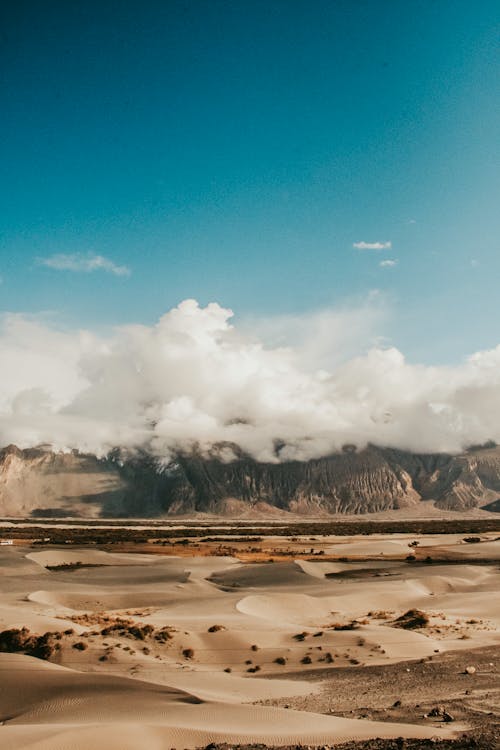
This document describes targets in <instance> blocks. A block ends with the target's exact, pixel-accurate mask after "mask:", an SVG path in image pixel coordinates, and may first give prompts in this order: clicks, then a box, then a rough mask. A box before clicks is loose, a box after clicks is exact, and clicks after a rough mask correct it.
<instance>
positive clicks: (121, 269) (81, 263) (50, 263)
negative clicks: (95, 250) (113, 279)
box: [37, 253, 130, 276]
mask: <svg viewBox="0 0 500 750" xmlns="http://www.w3.org/2000/svg"><path fill="white" fill-rule="evenodd" d="M37 263H38V264H39V265H41V266H47V268H52V269H54V270H55V271H73V272H75V273H91V272H92V271H106V272H107V273H112V274H114V275H115V276H130V268H127V266H118V265H117V264H116V263H113V261H112V260H110V259H109V258H105V257H104V255H94V254H92V253H89V254H88V255H82V254H81V253H73V254H66V253H56V254H55V255H50V256H49V257H48V258H38V260H37Z"/></svg>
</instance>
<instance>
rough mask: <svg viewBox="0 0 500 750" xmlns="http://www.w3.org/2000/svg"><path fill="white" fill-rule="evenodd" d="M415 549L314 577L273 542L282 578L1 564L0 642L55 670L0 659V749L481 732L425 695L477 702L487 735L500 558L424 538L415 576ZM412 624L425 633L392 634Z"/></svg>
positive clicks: (380, 544) (21, 552)
mask: <svg viewBox="0 0 500 750" xmlns="http://www.w3.org/2000/svg"><path fill="white" fill-rule="evenodd" d="M411 541H415V538H414V537H412V538H411V540H410V539H409V538H408V537H406V536H405V535H401V536H397V537H395V536H392V537H384V536H383V535H376V536H373V537H355V538H349V537H343V538H342V539H338V538H337V539H332V538H326V539H324V540H321V541H319V540H314V541H313V542H311V541H310V540H308V543H309V545H310V546H312V545H314V546H315V547H316V548H317V549H319V548H321V549H323V551H324V553H325V556H329V557H332V558H336V559H331V560H329V559H327V560H326V561H325V560H324V559H322V558H320V560H319V561H316V560H315V561H311V560H305V559H297V560H294V559H293V546H294V544H305V540H299V541H298V542H295V543H293V542H292V541H291V540H288V539H277V541H276V544H280V545H287V544H288V546H289V548H290V550H291V553H290V556H289V558H287V559H285V560H283V561H278V562H273V563H265V562H242V561H239V560H237V559H235V558H232V557H214V556H208V557H203V556H198V557H188V556H185V555H186V550H183V556H182V557H175V556H173V555H171V554H170V555H169V556H164V555H157V554H147V555H146V554H122V553H115V552H113V553H109V552H105V551H103V550H97V549H94V548H81V549H76V548H75V547H73V546H72V547H71V549H67V548H59V549H58V548H40V547H34V548H29V547H26V548H23V547H20V546H12V547H0V592H1V599H0V630H1V631H4V630H7V629H10V628H23V627H25V628H28V629H29V631H30V633H31V634H36V635H42V634H44V633H46V632H47V631H50V632H51V633H53V634H55V635H53V636H51V637H50V638H49V642H50V646H51V647H50V649H49V653H48V659H46V660H42V659H39V658H38V659H37V658H34V657H33V656H30V655H26V653H0V671H1V678H0V722H1V725H0V746H1V747H2V749H5V750H11V749H12V750H14V748H16V750H18V749H20V750H23V748H30V749H33V750H35V749H36V750H42V748H43V749H46V750H62V749H63V748H64V749H66V748H67V749H68V750H69V749H71V750H79V748H82V750H83V748H85V749H87V748H88V747H92V748H94V749H95V750H100V748H107V749H108V750H113V748H116V750H127V749H128V748H134V750H135V748H137V747H144V748H148V750H149V748H151V750H155V749H156V748H158V749H159V750H160V749H163V748H195V747H200V746H204V745H207V744H208V743H211V742H218V743H221V742H227V743H241V744H246V743H266V744H268V745H288V744H290V745H297V744H306V745H330V746H331V745H334V744H340V743H342V742H347V741H352V740H364V739H368V738H372V737H379V738H384V737H385V738H396V737H408V738H410V737H413V738H422V741H423V740H424V739H425V738H431V737H440V738H453V737H455V736H457V735H460V734H461V733H462V732H463V731H466V730H467V729H469V728H474V727H475V726H476V724H475V720H474V716H475V714H474V712H473V709H472V708H471V709H470V710H469V709H467V710H465V709H464V708H463V707H462V708H460V706H458V704H456V705H454V709H453V711H450V712H451V713H454V714H456V715H454V716H453V719H454V721H452V722H449V723H446V722H444V721H443V719H442V716H441V715H440V716H438V717H434V718H433V719H423V713H425V712H426V711H427V710H430V708H432V705H433V699H432V694H431V692H429V690H428V689H427V688H426V689H427V692H425V690H424V692H423V693H422V692H419V690H420V691H421V690H422V689H423V688H422V686H428V685H430V684H431V683H434V685H435V686H436V690H437V686H438V685H439V686H440V687H439V690H437V692H436V700H437V701H439V702H440V703H443V702H446V701H447V700H448V699H449V700H458V699H459V698H461V697H462V698H463V695H465V692H464V691H465V690H470V691H471V693H470V695H472V696H473V698H474V700H472V698H470V699H468V701H469V703H470V704H472V703H474V701H475V703H474V705H475V707H476V709H477V712H476V713H477V714H478V715H481V716H484V717H485V718H484V721H485V722H488V721H489V722H490V724H491V726H493V723H494V722H493V718H494V717H493V718H492V719H491V721H490V718H489V711H490V710H492V709H491V706H490V704H491V703H494V702H495V696H497V697H498V691H499V685H498V661H497V657H498V645H499V644H500V602H499V597H498V591H499V584H500V569H499V566H498V564H497V563H494V562H492V559H499V558H500V541H498V540H496V536H495V535H494V534H490V535H484V538H483V541H482V542H481V543H480V544H474V545H472V544H466V543H464V542H463V541H462V538H461V537H456V536H452V535H447V536H435V537H428V536H426V537H421V538H419V539H417V540H416V541H418V542H419V544H418V545H417V546H416V547H413V548H411V549H412V550H416V551H417V561H416V562H411V563H409V562H407V561H406V559H405V557H406V556H407V554H408V550H409V548H408V544H410V543H411ZM266 543H267V541H266ZM340 548H341V551H340V552H339V550H340ZM472 548H473V554H471V552H470V550H472ZM429 555H431V556H432V558H433V563H432V564H429V563H426V562H424V560H425V559H426V557H428V556H429ZM340 556H341V557H342V558H343V561H340V560H339V559H338V558H339V557H340ZM345 558H347V561H345ZM451 560H453V561H454V562H453V563H451V562H450V561H451ZM481 563H482V564H481ZM58 566H70V567H58ZM411 608H417V609H419V610H422V611H424V612H425V613H426V615H427V616H428V621H427V623H426V624H425V627H419V628H412V629H405V628H401V627H397V622H396V620H397V618H398V617H399V616H400V615H402V614H403V613H404V612H406V611H407V610H409V609H411ZM103 629H104V630H105V631H106V632H105V633H103V632H102V630H103ZM485 654H487V657H486V656H484V655H485ZM46 656H47V655H46ZM485 659H487V660H486V661H485ZM440 664H442V665H443V666H442V667H439V665H440ZM450 665H451V666H450ZM485 665H486V666H485ZM468 666H472V667H474V669H475V671H474V672H473V673H472V674H469V675H466V674H464V672H465V668H466V667H468ZM450 670H451V671H450ZM452 674H453V675H454V676H455V677H454V678H453V679H452V678H451V677H452ZM485 674H487V677H485ZM443 675H447V677H443ZM458 675H460V676H458ZM458 683H460V684H458ZM419 686H420V687H419ZM457 691H458V692H459V693H460V691H462V692H461V693H460V695H459V696H458V698H457V695H456V693H457ZM478 691H479V692H478ZM481 691H483V692H484V695H486V694H488V695H489V696H490V695H491V696H494V697H493V698H486V697H484V696H483V693H481ZM396 694H397V697H395V696H396ZM462 694H463V695H462ZM481 696H482V697H481ZM483 698H484V700H483ZM397 700H401V702H402V705H401V706H399V707H396V708H394V707H392V704H393V703H394V702H396V701H397ZM417 704H418V705H419V706H420V707H419V708H418V709H417V708H415V706H416V705H417ZM409 706H410V707H411V708H409ZM492 731H493V732H495V731H496V730H495V729H493V730H492Z"/></svg>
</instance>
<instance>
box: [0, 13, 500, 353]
mask: <svg viewBox="0 0 500 750" xmlns="http://www.w3.org/2000/svg"><path fill="white" fill-rule="evenodd" d="M1 14H2V15H1V18H0V22H1V23H0V27H1V31H0V34H1V45H0V49H1V52H0V54H1V71H0V76H1V78H0V80H1V119H0V131H1V138H0V159H1V175H2V178H1V215H0V275H1V276H2V279H3V283H2V285H1V286H0V309H1V310H3V311H5V310H10V311H24V312H38V311H41V310H54V311H57V312H58V313H59V314H60V316H61V319H62V320H64V321H66V322H67V323H68V324H69V325H75V324H76V325H86V326H95V325H108V324H116V323H122V322H128V321H137V322H144V323H151V322H153V321H154V320H155V319H156V318H157V317H158V316H159V315H160V314H161V313H163V312H164V311H165V310H166V309H168V308H169V307H171V306H173V305H175V304H177V303H178V302H179V301H180V300H181V299H184V298H186V297H196V298H197V299H199V301H200V302H202V303H206V302H208V301H210V300H217V301H219V302H220V303H221V304H223V305H225V306H230V307H232V308H233V309H234V310H235V311H236V312H237V313H238V314H240V315H252V314H253V315H255V314H259V315H268V314H276V313H286V312H293V313H297V312H301V311H306V310H311V309H316V308H321V307H326V306H335V305H338V304H340V303H342V302H343V301H345V300H353V299H354V300H356V299H362V298H363V297H364V296H366V294H368V292H369V290H372V289H379V290H381V292H382V293H384V294H385V295H387V298H388V299H389V300H390V303H391V305H392V308H393V315H392V317H391V320H390V321H389V322H388V323H387V327H386V330H385V331H384V332H385V333H387V334H388V335H389V336H391V337H392V341H393V342H394V343H395V344H396V345H397V346H399V347H400V348H401V349H402V351H404V352H405V353H407V354H408V355H409V357H410V359H412V360H414V361H424V362H434V361H435V362H452V361H457V360H459V359H460V358H461V357H462V356H463V355H465V354H467V353H469V352H472V351H474V350H476V349H480V348H486V347H491V346H494V345H496V344H497V343H499V341H500V332H499V328H498V319H499V315H498V310H499V282H500V252H499V251H500V241H499V237H500V201H499V180H498V173H499V141H500V138H499V136H500V127H499V126H500V120H499V112H500V98H499V80H500V76H499V73H500V66H499V58H498V40H499V24H498V19H499V16H500V13H499V9H498V3H497V2H496V1H495V0H480V2H472V0H469V1H468V2H463V0H420V1H418V2H417V1H416V0H405V2H401V0H397V1H393V0H379V1H377V0H356V1H355V0H328V1H324V0H314V1H313V2H311V0H266V1H265V2H261V1H260V0H246V1H245V2H242V1H240V0H183V1H181V0H169V1H167V2H166V1H162V2H154V1H153V0H143V1H142V2H127V1H126V0H121V1H120V2H118V1H117V2H111V1H109V0H108V1H107V0H103V2H97V1H93V0H90V1H88V2H83V0H82V1H79V0H74V2H62V1H61V2H51V1H50V0H47V2H43V3H42V2H34V1H32V2H23V0H19V2H11V3H4V4H3V8H2V11H1ZM360 241H363V242H367V243H373V242H390V243H392V247H391V248H390V249H387V250H380V251H377V250H357V249H355V248H354V247H353V243H355V242H360ZM58 254H64V255H66V256H71V258H73V259H74V258H76V259H80V261H81V259H82V258H84V259H87V260H88V258H90V257H92V256H95V255H98V256H102V257H104V258H107V259H110V260H111V261H112V262H114V263H115V264H117V265H118V266H120V267H121V266H126V267H128V268H129V269H130V274H129V275H126V274H119V273H113V272H112V271H110V270H106V269H103V268H101V269H96V270H94V271H92V272H88V273H85V272H78V271H75V270H57V269H56V268H53V267H48V266H46V265H43V263H41V262H40V260H37V259H44V258H45V259H47V258H49V259H50V258H51V257H52V256H54V255H58ZM73 256H74V257H73ZM383 260H397V264H396V265H394V266H383V267H381V266H380V262H381V261H383ZM75 262H77V261H75ZM56 265H57V262H56Z"/></svg>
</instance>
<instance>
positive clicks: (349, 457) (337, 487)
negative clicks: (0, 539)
mask: <svg viewBox="0 0 500 750" xmlns="http://www.w3.org/2000/svg"><path fill="white" fill-rule="evenodd" d="M233 452H234V453H238V449H237V448H236V447H235V446H233ZM499 494H500V448H498V447H496V446H495V447H485V448H478V449H474V450H470V451H467V452H466V453H463V454H460V455H457V456H451V455H449V454H414V453H408V452H405V451H400V450H394V449H387V448H386V449H382V448H377V447H375V446H371V445H370V446H368V447H366V448H365V449H364V450H361V451H357V450H355V448H354V447H353V446H346V447H345V449H344V451H342V452H341V453H338V454H333V455H330V456H326V457H323V458H319V459H310V460H309V461H286V462H285V461H282V462H279V463H264V462H258V461H256V460H255V459H253V458H252V457H251V456H248V455H245V454H243V453H242V452H241V451H240V452H239V454H238V455H237V456H236V458H235V459H234V460H232V461H231V462H227V461H224V460H221V458H220V455H217V454H216V452H214V454H213V455H212V456H208V457H207V456H202V455H200V454H196V453H190V454H178V456H177V457H176V458H175V460H174V459H173V460H172V461H171V462H170V463H168V464H166V463H165V462H160V461H159V460H158V459H155V458H154V457H151V456H149V455H147V454H144V453H135V454H134V455H129V456H128V457H127V456H126V455H124V454H123V453H122V452H118V451H116V452H114V453H112V454H110V455H108V456H107V457H104V458H98V457H96V456H94V455H91V454H81V453H78V452H70V453H62V452H59V453H57V452H53V451H51V450H50V449H48V448H44V447H40V448H32V449H26V450H20V449H19V448H17V447H16V446H8V447H7V448H5V449H3V450H2V451H0V514H1V515H3V516H33V517H35V518H36V517H51V516H73V517H87V516H104V517H127V516H132V517H161V516H169V515H176V514H193V513H215V514H221V515H228V516H231V515H234V516H244V515H245V514H248V513H257V514H260V513H262V514H276V513H279V512H292V513H295V514H299V515H304V516H318V515H324V514H336V513H339V514H346V513H349V514H352V513H355V514H363V513H371V512H376V511H384V510H395V509H396V510H397V509H400V508H405V507H409V506H416V505H418V504H419V503H420V502H421V501H422V500H434V501H435V505H436V507H437V508H440V509H444V510H458V511H464V510H470V509H471V508H481V507H482V508H484V509H486V510H492V511H498V499H499Z"/></svg>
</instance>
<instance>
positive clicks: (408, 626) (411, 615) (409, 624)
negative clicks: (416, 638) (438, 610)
mask: <svg viewBox="0 0 500 750" xmlns="http://www.w3.org/2000/svg"><path fill="white" fill-rule="evenodd" d="M429 619H430V618H429V615H428V614H427V613H426V612H423V611H422V610H421V609H409V610H408V611H407V612H405V613H404V614H403V615H401V616H400V617H397V618H396V619H395V620H394V621H393V623H392V624H393V625H394V627H396V628H404V629H405V630H415V629H417V628H426V627H427V625H428V624H429Z"/></svg>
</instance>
